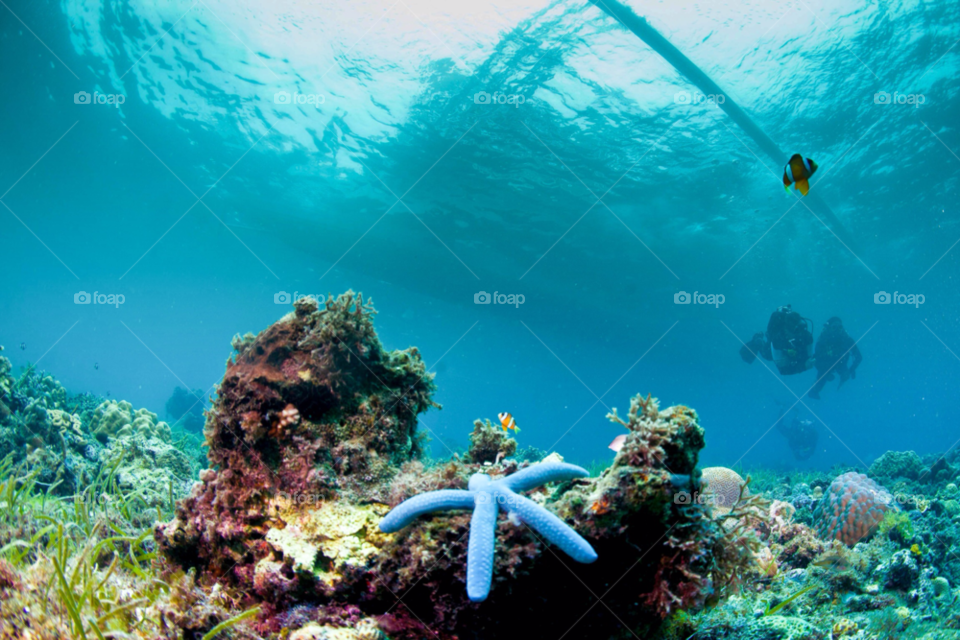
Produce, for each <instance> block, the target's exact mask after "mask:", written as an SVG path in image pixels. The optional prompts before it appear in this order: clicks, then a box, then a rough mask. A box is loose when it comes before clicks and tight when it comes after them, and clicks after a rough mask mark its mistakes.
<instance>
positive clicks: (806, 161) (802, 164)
mask: <svg viewBox="0 0 960 640" xmlns="http://www.w3.org/2000/svg"><path fill="white" fill-rule="evenodd" d="M816 172H817V163H816V162H814V161H813V160H811V159H810V158H804V157H803V156H801V155H800V154H799V153H795V154H793V156H792V157H791V158H790V161H789V162H787V164H786V166H784V167H783V188H784V189H785V190H786V191H787V193H789V192H790V185H791V184H793V185H795V186H796V188H797V191H799V192H800V193H801V194H802V195H807V193H809V192H810V183H809V182H808V180H809V179H810V176H812V175H813V174H814V173H816Z"/></svg>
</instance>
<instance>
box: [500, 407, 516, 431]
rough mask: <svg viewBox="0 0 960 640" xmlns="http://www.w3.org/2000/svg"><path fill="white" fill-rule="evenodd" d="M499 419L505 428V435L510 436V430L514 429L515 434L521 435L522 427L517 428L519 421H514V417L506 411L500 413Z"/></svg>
mask: <svg viewBox="0 0 960 640" xmlns="http://www.w3.org/2000/svg"><path fill="white" fill-rule="evenodd" d="M497 417H498V418H500V426H501V427H502V428H503V432H504V433H507V434H509V433H510V429H513V432H514V433H520V427H518V426H517V421H516V420H514V419H513V416H512V415H510V414H509V413H507V412H506V411H504V412H502V413H498V414H497Z"/></svg>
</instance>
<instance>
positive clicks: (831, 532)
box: [814, 471, 896, 546]
mask: <svg viewBox="0 0 960 640" xmlns="http://www.w3.org/2000/svg"><path fill="white" fill-rule="evenodd" d="M895 508H896V505H895V504H894V502H893V496H892V495H891V494H890V493H889V492H888V491H887V490H886V489H884V488H883V487H882V486H880V485H879V484H877V483H876V482H874V481H873V480H871V479H870V478H868V477H867V476H865V475H863V474H862V473H857V472H855V471H851V472H848V473H844V474H843V475H841V476H838V477H837V478H836V479H835V480H834V481H833V482H832V483H830V487H829V488H828V489H827V492H826V493H825V494H824V495H823V498H821V500H820V503H819V504H818V505H817V509H816V511H815V512H814V518H815V519H816V523H817V533H818V534H819V535H820V537H821V538H823V539H825V540H834V539H836V540H840V541H841V542H843V543H844V544H846V545H848V546H853V545H854V544H856V543H857V542H859V541H861V540H863V539H865V538H868V537H870V536H871V535H873V533H874V532H875V531H876V530H877V528H878V527H879V526H880V522H881V521H882V520H883V516H884V514H885V513H886V512H887V511H888V510H890V509H895Z"/></svg>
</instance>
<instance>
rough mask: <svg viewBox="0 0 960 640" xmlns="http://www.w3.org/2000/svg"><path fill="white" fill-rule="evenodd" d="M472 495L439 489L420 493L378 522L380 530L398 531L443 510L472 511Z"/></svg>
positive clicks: (466, 492) (456, 490) (467, 492)
mask: <svg viewBox="0 0 960 640" xmlns="http://www.w3.org/2000/svg"><path fill="white" fill-rule="evenodd" d="M472 508H473V494H472V493H470V492H469V491H462V490H460V489H441V490H440V491H430V492H428V493H421V494H420V495H418V496H414V497H412V498H410V499H409V500H404V501H403V502H401V503H400V504H398V505H397V506H395V507H394V508H393V509H392V510H391V511H390V513H388V514H387V515H386V517H384V519H383V520H381V521H380V530H381V531H383V532H384V533H393V532H394V531H399V530H400V529H403V528H404V527H405V526H407V525H408V524H410V523H411V522H413V521H414V520H415V519H416V518H418V517H420V516H422V515H423V514H425V513H432V512H434V511H442V510H444V509H472Z"/></svg>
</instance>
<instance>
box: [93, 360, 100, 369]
mask: <svg viewBox="0 0 960 640" xmlns="http://www.w3.org/2000/svg"><path fill="white" fill-rule="evenodd" d="M93 368H94V369H96V370H97V371H99V370H100V363H99V362H94V363H93Z"/></svg>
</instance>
